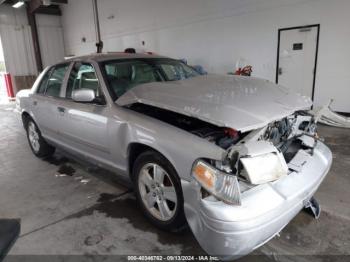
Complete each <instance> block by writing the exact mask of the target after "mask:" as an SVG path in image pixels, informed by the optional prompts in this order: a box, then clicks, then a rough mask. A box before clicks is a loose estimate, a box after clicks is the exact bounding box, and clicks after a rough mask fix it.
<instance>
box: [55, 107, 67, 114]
mask: <svg viewBox="0 0 350 262" xmlns="http://www.w3.org/2000/svg"><path fill="white" fill-rule="evenodd" d="M57 110H58V112H60V113H64V112H65V111H66V109H65V108H64V107H60V106H59V107H57Z"/></svg>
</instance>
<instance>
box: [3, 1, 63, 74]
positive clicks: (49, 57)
mask: <svg viewBox="0 0 350 262" xmlns="http://www.w3.org/2000/svg"><path fill="white" fill-rule="evenodd" d="M36 22H37V28H38V37H39V46H40V51H41V56H42V62H43V66H44V67H46V66H48V65H52V64H54V63H57V62H60V61H62V60H63V59H64V43H63V32H62V25H61V17H60V16H53V15H41V14H40V15H36ZM0 37H1V42H2V45H3V51H4V58H5V63H6V69H7V71H8V72H10V73H11V74H12V75H13V76H15V75H16V76H25V75H36V74H37V73H38V71H37V68H36V63H35V56H34V48H33V41H32V35H31V29H30V26H29V24H28V19H27V13H26V9H25V8H24V7H22V8H18V9H15V8H12V6H11V5H4V4H3V5H0Z"/></svg>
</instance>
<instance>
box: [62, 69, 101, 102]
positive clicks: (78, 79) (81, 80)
mask: <svg viewBox="0 0 350 262" xmlns="http://www.w3.org/2000/svg"><path fill="white" fill-rule="evenodd" d="M79 89H91V90H93V91H94V92H95V96H96V97H97V98H102V97H103V94H102V92H101V89H100V85H99V82H98V79H97V76H96V72H95V69H94V67H93V66H92V65H91V64H88V63H75V64H74V66H73V68H72V71H71V72H70V75H69V79H68V83H67V90H66V98H72V92H73V91H75V90H79Z"/></svg>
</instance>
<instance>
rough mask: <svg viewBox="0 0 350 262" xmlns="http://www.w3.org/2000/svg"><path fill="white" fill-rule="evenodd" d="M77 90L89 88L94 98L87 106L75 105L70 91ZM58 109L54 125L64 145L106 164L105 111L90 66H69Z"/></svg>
mask: <svg viewBox="0 0 350 262" xmlns="http://www.w3.org/2000/svg"><path fill="white" fill-rule="evenodd" d="M78 89H91V90H93V91H94V92H95V95H96V97H97V98H98V99H97V100H96V101H94V102H91V103H80V102H75V101H73V100H72V92H73V91H74V90H78ZM61 106H62V108H63V109H62V110H63V111H62V112H61V114H59V117H58V122H59V124H60V126H59V133H60V136H61V137H62V141H63V143H64V146H65V147H66V148H69V149H70V150H71V151H75V152H77V153H79V154H81V155H83V156H86V157H88V158H90V159H96V160H98V162H109V161H108V160H110V159H111V154H110V147H109V141H108V117H107V115H108V110H109V109H108V107H107V105H106V102H105V96H104V94H103V93H102V91H101V88H100V81H99V79H98V78H97V76H96V71H95V68H94V66H93V65H92V64H90V63H80V62H77V63H75V64H74V65H73V67H72V69H71V71H70V74H69V77H68V80H67V86H66V92H65V99H64V100H63V101H62V104H61Z"/></svg>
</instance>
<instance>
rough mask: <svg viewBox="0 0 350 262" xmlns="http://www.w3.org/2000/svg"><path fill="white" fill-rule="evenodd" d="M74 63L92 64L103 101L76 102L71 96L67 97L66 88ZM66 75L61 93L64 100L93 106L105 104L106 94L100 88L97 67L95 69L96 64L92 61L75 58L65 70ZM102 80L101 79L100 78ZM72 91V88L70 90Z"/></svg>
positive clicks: (100, 83)
mask: <svg viewBox="0 0 350 262" xmlns="http://www.w3.org/2000/svg"><path fill="white" fill-rule="evenodd" d="M76 64H81V65H84V64H87V65H90V66H92V68H93V69H94V73H95V76H96V79H97V81H98V83H99V85H98V88H99V91H100V93H101V95H102V96H101V97H103V101H104V102H103V103H96V102H77V101H74V100H73V99H72V97H67V88H68V81H69V76H70V75H71V73H72V71H73V69H74V66H75V65H76ZM67 73H68V74H67V75H66V77H65V78H66V79H65V83H64V90H63V93H62V95H63V96H62V99H65V100H66V101H69V102H73V103H78V104H85V105H94V106H107V97H106V94H105V92H104V90H103V88H102V81H101V79H100V78H99V76H98V72H97V69H96V66H95V65H94V63H93V62H92V61H84V60H75V61H72V62H71V65H70V66H69V68H68V70H67ZM102 80H103V79H102ZM72 92H73V90H72Z"/></svg>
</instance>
